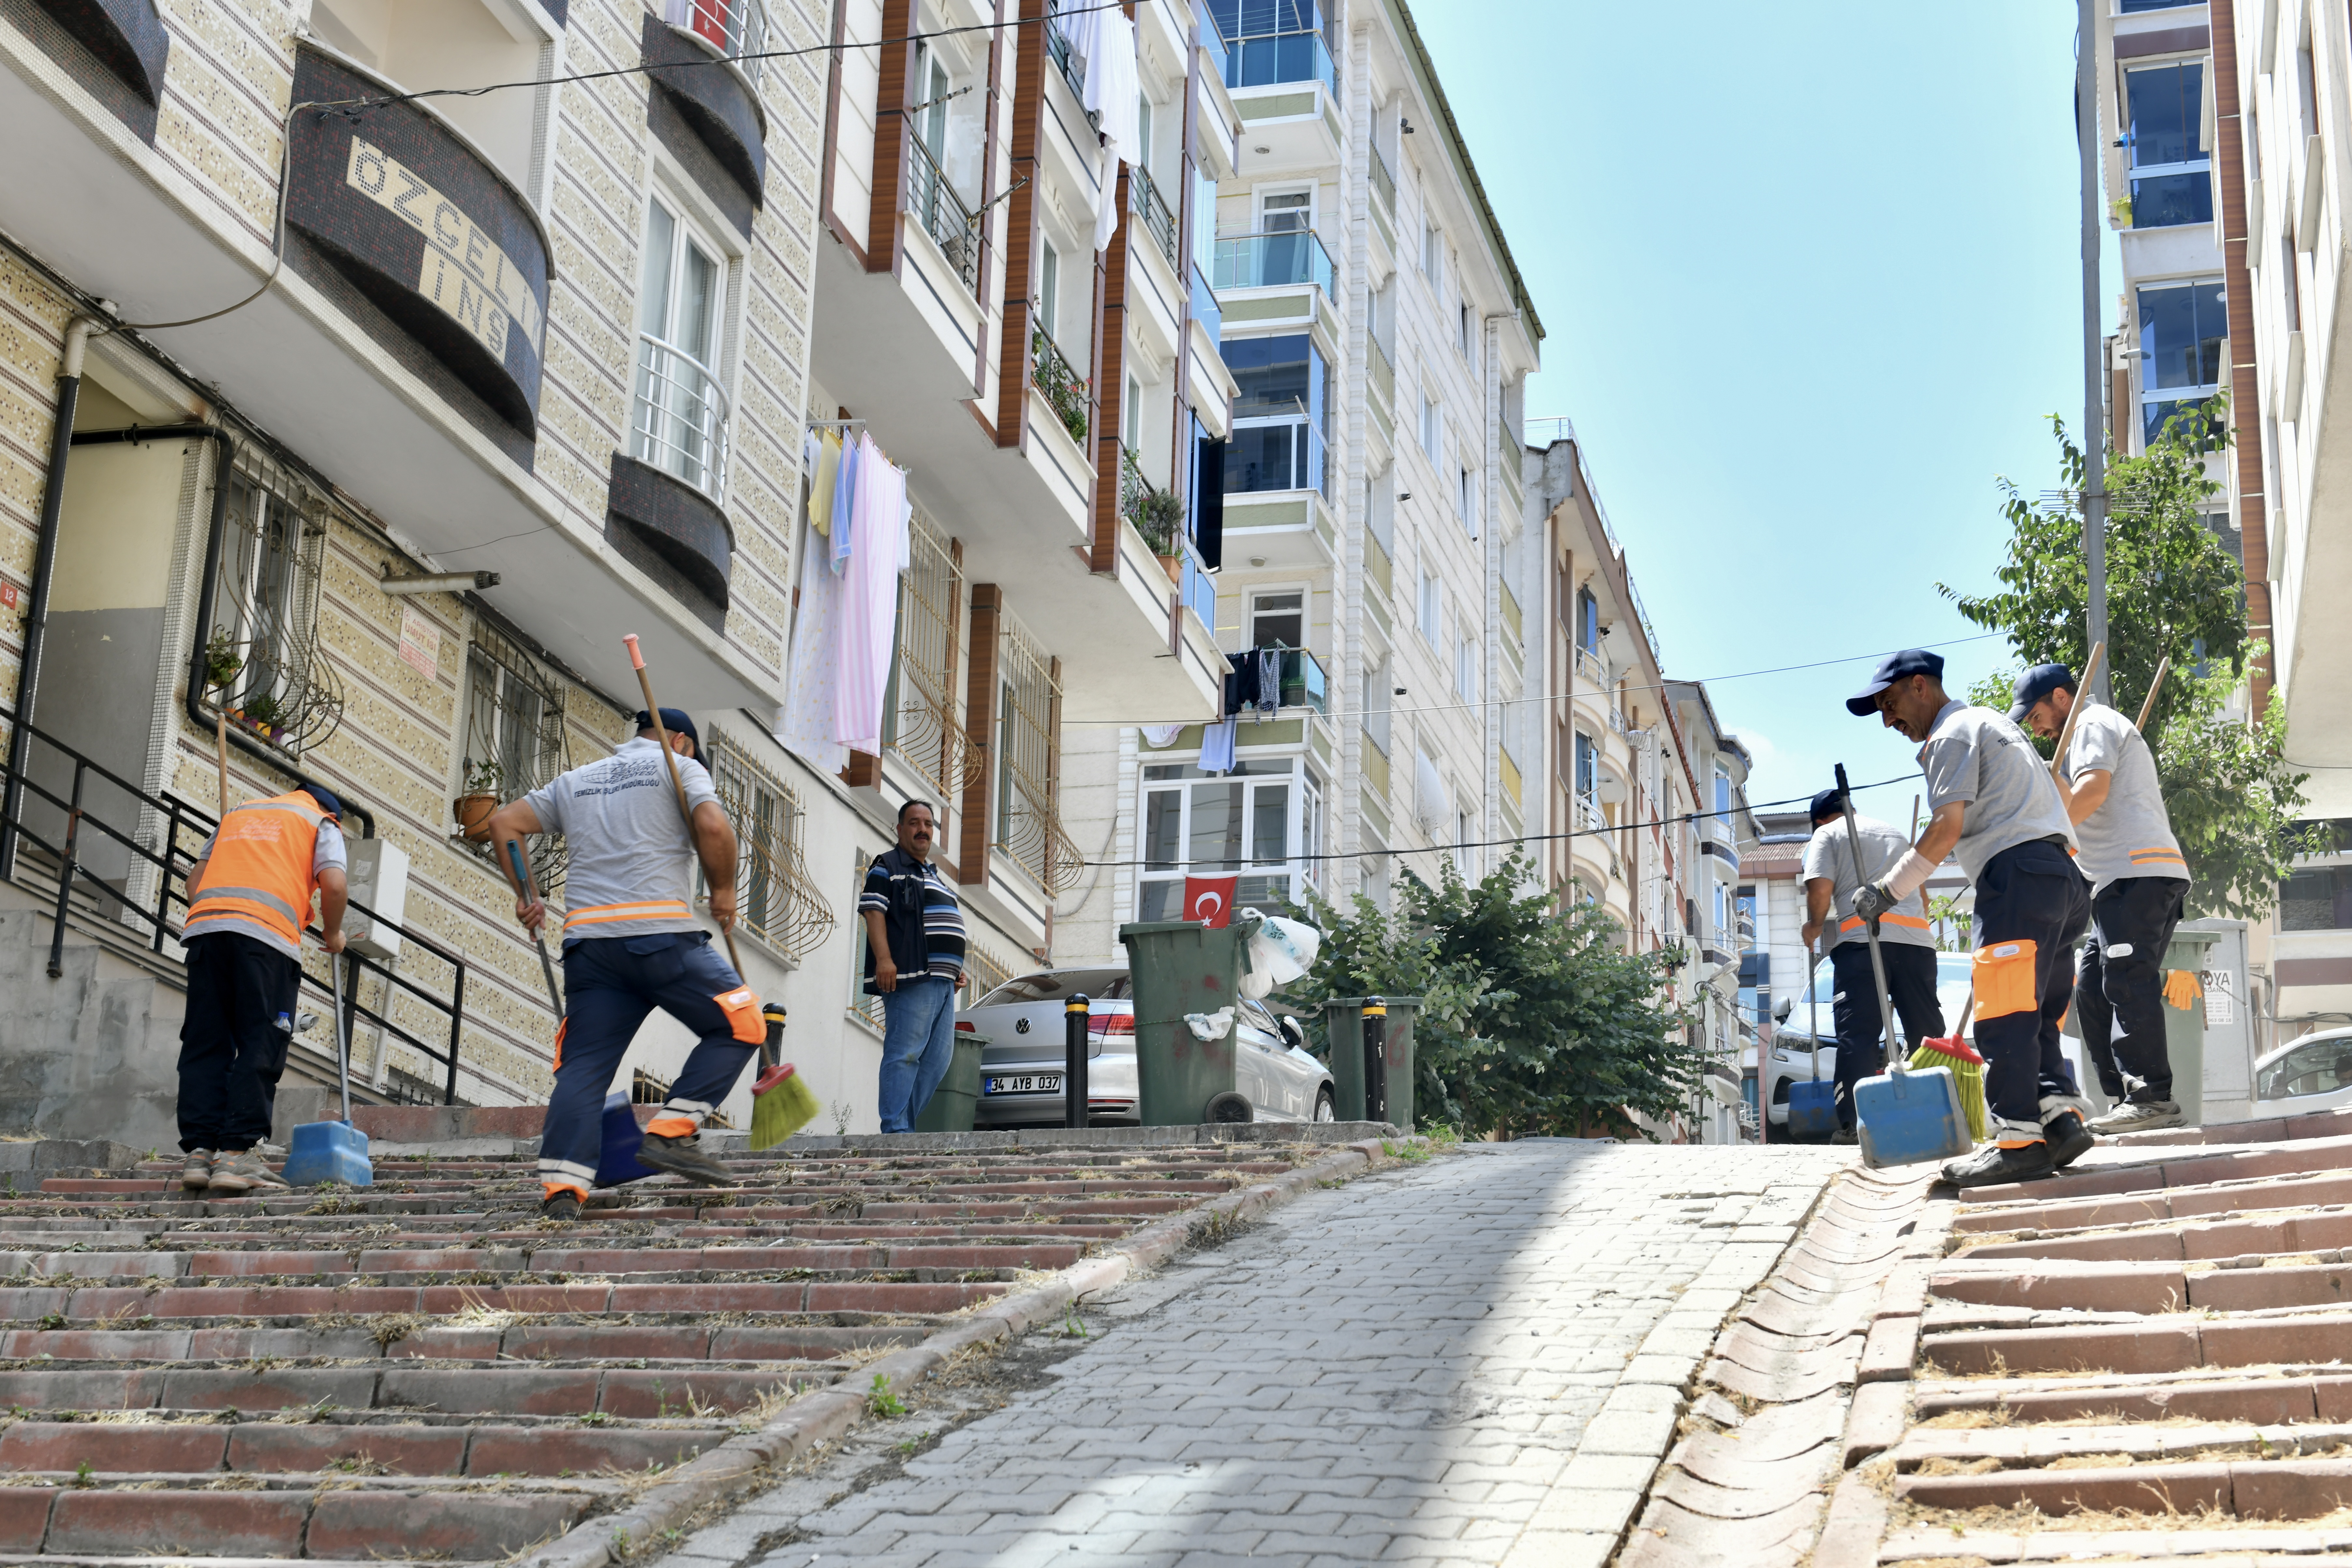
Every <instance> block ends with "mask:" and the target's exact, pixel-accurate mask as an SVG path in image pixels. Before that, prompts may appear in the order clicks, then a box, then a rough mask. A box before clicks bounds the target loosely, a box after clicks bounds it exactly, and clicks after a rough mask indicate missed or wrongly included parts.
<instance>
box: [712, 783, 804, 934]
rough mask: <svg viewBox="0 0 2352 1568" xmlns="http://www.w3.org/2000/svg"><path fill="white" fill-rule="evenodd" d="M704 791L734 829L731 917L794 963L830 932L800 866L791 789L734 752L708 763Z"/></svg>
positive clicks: (796, 805)
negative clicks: (715, 798)
mask: <svg viewBox="0 0 2352 1568" xmlns="http://www.w3.org/2000/svg"><path fill="white" fill-rule="evenodd" d="M710 782H711V787H713V788H714V789H716V790H717V791H718V792H719V805H721V806H723V807H724V808H725V809H726V812H727V816H728V820H729V821H730V822H732V823H733V824H734V825H735V841H736V844H737V845H738V846H739V847H740V858H739V859H738V861H737V863H736V868H735V917H736V919H738V920H740V921H742V922H743V924H744V925H745V926H747V927H748V928H750V930H751V931H753V932H754V933H756V934H757V935H758V936H759V937H760V939H761V941H763V942H767V943H768V944H769V945H770V946H772V947H773V948H775V949H777V950H778V951H779V952H784V953H786V954H789V955H790V956H792V957H793V958H799V957H801V956H803V954H805V953H808V952H813V951H814V949H815V948H816V946H817V944H818V943H819V942H823V941H824V939H825V938H826V936H828V935H830V934H831V933H832V931H833V921H834V915H833V910H832V908H831V906H829V905H828V904H826V902H825V901H824V899H822V898H821V897H819V896H818V894H817V890H816V888H815V886H814V883H812V882H811V881H810V879H809V874H808V866H807V864H806V862H805V861H803V859H802V858H801V830H802V824H803V812H802V810H801V802H800V797H799V796H798V795H795V794H793V789H792V786H791V785H790V784H785V783H784V782H783V780H782V779H780V778H778V777H777V776H776V775H775V774H774V773H770V772H769V771H768V770H767V769H766V768H764V767H761V765H760V764H759V763H757V762H755V761H753V760H752V759H751V757H748V756H746V755H745V754H744V753H743V752H741V751H740V749H738V748H737V747H734V746H731V745H721V746H718V747H716V748H714V749H713V751H712V752H711V756H710Z"/></svg>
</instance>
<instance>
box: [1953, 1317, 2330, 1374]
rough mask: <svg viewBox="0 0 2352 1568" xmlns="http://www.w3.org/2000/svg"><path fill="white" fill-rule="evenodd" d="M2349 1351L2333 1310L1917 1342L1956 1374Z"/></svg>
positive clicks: (2139, 1366)
mask: <svg viewBox="0 0 2352 1568" xmlns="http://www.w3.org/2000/svg"><path fill="white" fill-rule="evenodd" d="M2347 1352H2352V1314H2347V1313H2336V1312H2327V1313H2311V1314H2307V1315H2305V1316H2300V1317H2267V1318H2253V1319H2246V1320H2236V1321H2233V1320H2229V1319H2221V1320H2215V1319H2210V1318H2206V1317H2204V1316H2203V1315H2202V1314H2200V1313H2194V1312H2166V1313H2150V1314H2148V1315H2147V1316H2144V1317H2141V1318H2138V1319H2136V1320H2134V1321H2130V1322H2128V1323H2121V1324H2085V1325H2084V1326H2083V1327H2081V1328H2060V1329H1984V1330H1975V1331H1964V1332H1960V1333H1947V1334H1928V1335H1926V1336H1924V1337H1923V1338H1922V1339H1921V1341H1920V1344H1919V1353H1920V1355H1921V1356H1922V1357H1924V1358H1925V1359H1926V1360H1927V1361H1930V1362H1933V1363H1935V1364H1936V1365H1937V1366H1938V1367H1940V1368H1942V1369H1943V1370H1944V1371H1945V1372H1947V1373H2010V1372H2083V1371H2105V1372H2123V1373H2156V1372H2182V1371H2186V1370H2188V1369H2189V1368H2190V1367H2199V1366H2226V1367H2244V1366H2267V1365H2272V1364H2276V1363H2293V1362H2322V1361H2335V1360H2338V1359H2342V1358H2343V1357H2345V1356H2346V1354H2347Z"/></svg>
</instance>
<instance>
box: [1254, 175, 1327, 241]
mask: <svg viewBox="0 0 2352 1568" xmlns="http://www.w3.org/2000/svg"><path fill="white" fill-rule="evenodd" d="M1322 195H1323V193H1322V191H1321V189H1320V187H1318V185H1316V184H1314V183H1313V182H1311V181H1310V182H1307V183H1305V184H1302V183H1300V182H1299V181H1297V180H1276V181H1269V182H1268V183H1267V184H1263V185H1252V186H1251V187H1250V232H1251V233H1252V234H1290V233H1294V232H1296V233H1299V234H1313V233H1315V220H1316V218H1317V216H1318V215H1319V212H1320V209H1321V206H1322ZM1274 196H1305V197H1306V198H1307V205H1306V206H1305V207H1303V208H1290V209H1286V210H1288V211H1296V212H1298V213H1300V215H1301V216H1304V217H1305V218H1306V220H1307V221H1306V223H1305V224H1304V225H1303V226H1301V227H1299V228H1298V229H1297V230H1295V231H1294V230H1291V229H1269V228H1267V227H1266V226H1265V204H1266V201H1267V200H1268V198H1270V197H1274Z"/></svg>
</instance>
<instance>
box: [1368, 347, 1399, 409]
mask: <svg viewBox="0 0 2352 1568" xmlns="http://www.w3.org/2000/svg"><path fill="white" fill-rule="evenodd" d="M1364 344H1365V346H1366V347H1368V348H1370V350H1371V351H1372V352H1371V353H1370V354H1368V355H1366V356H1365V359H1364V374H1365V375H1366V377H1367V378H1369V379H1370V382H1371V384H1372V390H1373V391H1374V392H1375V393H1377V394H1379V395H1380V400H1381V406H1383V407H1386V408H1394V407H1395V406H1396V367H1395V366H1394V365H1392V364H1391V363H1389V356H1388V351H1387V350H1386V349H1383V348H1381V340H1380V339H1378V338H1376V337H1373V336H1372V335H1371V334H1370V332H1367V333H1365V334H1364Z"/></svg>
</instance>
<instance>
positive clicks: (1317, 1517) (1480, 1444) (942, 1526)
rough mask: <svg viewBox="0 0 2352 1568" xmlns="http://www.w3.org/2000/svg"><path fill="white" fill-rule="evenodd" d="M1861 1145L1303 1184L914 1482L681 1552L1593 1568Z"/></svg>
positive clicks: (945, 1445) (1532, 1152)
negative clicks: (1695, 1386)
mask: <svg viewBox="0 0 2352 1568" xmlns="http://www.w3.org/2000/svg"><path fill="white" fill-rule="evenodd" d="M1851 1159H1852V1157H1851V1154H1850V1152H1847V1151H1843V1150H1839V1151H1832V1150H1828V1149H1821V1148H1813V1149H1805V1148H1769V1149H1757V1148H1752V1147H1748V1148H1709V1147H1687V1146H1685V1147H1672V1148H1660V1147H1649V1146H1643V1145H1622V1144H1615V1143H1606V1142H1569V1141H1559V1142H1554V1141H1528V1142H1515V1143H1507V1144H1473V1145H1467V1146H1465V1147H1464V1148H1462V1149H1461V1150H1459V1151H1458V1152H1446V1153H1441V1154H1440V1155H1438V1156H1436V1157H1435V1158H1433V1160H1431V1161H1429V1162H1428V1163H1422V1164H1416V1165H1411V1166H1407V1167H1404V1168H1402V1169H1399V1170H1393V1171H1391V1172H1389V1173H1383V1174H1380V1175H1376V1176H1370V1177H1366V1178H1363V1179H1360V1180H1358V1181H1356V1182H1353V1183H1350V1184H1347V1185H1345V1186H1336V1187H1333V1188H1330V1189H1327V1190H1323V1191H1318V1192H1316V1193H1313V1194H1308V1195H1307V1196H1305V1197H1302V1198H1301V1199H1299V1200H1298V1201H1297V1202H1296V1203H1294V1204H1292V1205H1289V1206H1288V1207H1286V1208H1284V1209H1280V1210H1277V1211H1276V1212H1275V1213H1274V1214H1272V1215H1269V1216H1268V1218H1267V1219H1266V1220H1265V1222H1263V1223H1262V1224H1261V1225H1259V1226H1255V1227H1254V1228H1252V1229H1251V1230H1249V1231H1248V1232H1246V1233H1245V1234H1244V1235H1242V1236H1240V1237H1236V1238H1234V1239H1233V1240H1231V1241H1229V1242H1227V1243H1226V1244H1224V1245H1223V1246H1221V1247H1214V1248H1211V1249H1207V1250H1203V1251H1201V1252H1196V1253H1192V1254H1188V1255H1186V1256H1184V1257H1183V1258H1181V1259H1180V1260H1179V1261H1178V1262H1177V1263H1175V1264H1173V1265H1171V1266H1170V1267H1169V1268H1166V1269H1164V1270H1163V1271H1161V1272H1160V1274H1159V1275H1157V1276H1155V1277H1152V1278H1150V1279H1143V1280H1140V1281H1133V1282H1130V1283H1129V1284H1128V1285H1126V1286H1123V1287H1121V1288H1120V1289H1119V1291H1118V1293H1117V1294H1116V1296H1115V1298H1113V1299H1109V1300H1097V1301H1090V1302H1089V1303H1088V1304H1087V1309H1086V1310H1085V1311H1084V1313H1083V1315H1082V1316H1083V1322H1084V1326H1085V1327H1086V1329H1087V1331H1088V1335H1089V1337H1088V1338H1087V1340H1086V1341H1085V1342H1084V1343H1083V1348H1081V1349H1080V1350H1078V1351H1077V1352H1076V1353H1075V1354H1073V1355H1070V1356H1068V1357H1067V1358H1066V1359H1065V1360H1062V1361H1060V1362H1059V1363H1057V1364H1055V1366H1054V1368H1053V1369H1052V1372H1051V1373H1050V1374H1049V1375H1047V1376H1045V1378H1043V1379H1042V1380H1039V1381H1038V1383H1037V1385H1035V1386H1032V1387H1029V1388H1026V1389H1024V1390H1022V1391H1019V1392H1017V1393H1015V1394H1013V1395H1012V1396H1011V1397H1010V1398H1009V1400H1008V1401H1007V1402H1006V1403H1005V1404H1004V1405H1003V1407H1002V1408H999V1409H996V1410H993V1411H992V1412H989V1413H987V1414H983V1415H979V1416H977V1417H976V1418H974V1419H971V1420H970V1421H968V1422H966V1423H964V1424H963V1425H961V1426H956V1427H955V1428H954V1429H952V1430H950V1431H949V1432H948V1433H947V1434H946V1435H945V1436H943V1437H942V1438H940V1440H939V1441H938V1443H937V1446H936V1447H932V1448H930V1449H929V1451H927V1452H921V1453H919V1454H918V1455H917V1456H916V1457H913V1458H908V1459H906V1460H905V1462H904V1463H903V1464H902V1465H898V1466H895V1467H893V1468H895V1469H896V1471H897V1473H895V1474H891V1475H888V1476H887V1478H886V1479H878V1480H875V1481H873V1482H872V1483H871V1484H866V1485H864V1486H863V1487H862V1489H856V1490H853V1491H849V1492H847V1493H834V1494H831V1495H830V1497H829V1498H828V1495H827V1494H826V1493H825V1492H824V1490H823V1489H822V1488H821V1487H820V1488H812V1487H810V1486H808V1485H805V1484H803V1485H790V1486H785V1487H780V1488H778V1489H776V1490H774V1491H772V1492H771V1493H769V1494H767V1495H766V1496H764V1497H762V1498H758V1499H754V1500H751V1501H750V1502H749V1503H748V1504H747V1505H746V1506H744V1507H743V1508H741V1509H740V1510H737V1511H736V1512H735V1513H734V1514H733V1515H731V1516H730V1518H728V1519H727V1520H725V1521H721V1522H720V1523H719V1524H717V1525H714V1526H712V1527H710V1528H708V1529H705V1530H703V1531H699V1532H698V1533H697V1534H695V1535H693V1536H691V1537H689V1538H688V1539H687V1540H685V1541H683V1542H680V1543H679V1545H678V1546H677V1549H676V1550H675V1551H673V1552H671V1553H670V1554H669V1555H668V1557H667V1558H666V1559H665V1562H666V1563H670V1564H675V1565H676V1568H736V1565H738V1564H744V1565H747V1568H748V1565H750V1564H759V1565H761V1568H810V1565H812V1564H839V1563H855V1564H857V1565H858V1568H895V1565H904V1568H916V1565H918V1564H921V1565H927V1568H963V1565H966V1564H970V1565H972V1568H980V1565H983V1564H985V1565H989V1568H1015V1565H1021V1564H1045V1563H1055V1564H1066V1565H1069V1568H1076V1565H1078V1564H1082V1563H1118V1564H1122V1565H1125V1564H1138V1565H1143V1564H1152V1565H1157V1564H1181V1565H1183V1568H1195V1565H1205V1564H1210V1563H1226V1562H1233V1563H1241V1562H1244V1561H1246V1562H1249V1563H1298V1564H1326V1563H1371V1562H1381V1563H1423V1562H1427V1563H1441V1562H1442V1563H1509V1564H1511V1565H1512V1568H1522V1565H1525V1564H1531V1563H1543V1564H1548V1565H1549V1564H1559V1565H1562V1568H1574V1565H1577V1564H1585V1563H1592V1564H1597V1563H1601V1562H1602V1561H1604V1560H1605V1559H1606V1558H1607V1556H1608V1555H1609V1553H1610V1552H1611V1551H1612V1550H1613V1548H1614V1546H1615V1545H1616V1543H1617V1542H1618V1541H1619V1539H1620V1537H1621V1534H1622V1531H1623V1529H1624V1527H1625V1525H1626V1523H1627V1521H1629V1520H1630V1519H1631V1517H1632V1516H1633V1512H1634V1510H1635V1509H1636V1508H1637V1506H1638V1505H1639V1503H1640V1501H1641V1499H1642V1496H1643V1490H1644V1489H1645V1488H1647V1486H1648V1485H1649V1483H1650V1480H1651V1479H1652V1476H1653V1473H1654V1470H1655V1468H1656V1467H1657V1464H1658V1460H1659V1458H1660V1457H1661V1455H1663V1454H1664V1451H1665V1450H1666V1448H1667V1447H1668V1446H1669V1445H1670V1443H1672V1441H1673V1440H1674V1436H1675V1422H1676V1419H1677V1417H1678V1415H1679V1414H1680V1412H1681V1402H1682V1391H1683V1390H1684V1389H1685V1387H1686V1386H1688V1385H1689V1384H1691V1383H1692V1382H1693V1379H1694V1377H1695V1374H1696V1371H1697V1368H1698V1366H1699V1363H1700V1362H1701V1359H1702V1358H1703V1357H1705V1356H1706V1354H1707V1352H1708V1351H1709V1348H1710V1347H1711V1345H1712V1344H1713V1343H1714V1341H1715V1338H1716V1334H1717V1330H1718V1329H1719V1328H1720V1327H1721V1325H1722V1322H1723V1320H1724V1318H1725V1316H1726V1315H1727V1313H1728V1312H1729V1311H1730V1310H1731V1309H1732V1308H1733V1307H1734V1306H1735V1305H1737V1304H1738V1300H1739V1299H1740V1297H1741V1294H1742V1293H1743V1292H1745V1291H1747V1290H1748V1289H1750V1288H1751V1287H1753V1286H1755V1285H1756V1284H1757V1282H1758V1281H1759V1280H1760V1279H1762V1278H1763V1277H1764V1275H1765V1274H1766V1272H1767V1271H1768V1270H1769V1268H1771V1267H1772V1266H1773V1264H1774V1262H1775V1261H1776V1259H1778V1258H1780V1254H1781V1253H1782V1251H1783V1249H1784V1248H1785V1247H1787V1246H1788V1244H1789V1242H1790V1240H1791V1239H1792V1238H1793V1237H1794V1235H1795V1229H1796V1226H1798V1225H1799V1224H1800V1223H1801V1221H1802V1220H1803V1219H1804V1217H1805V1216H1806V1215H1807V1214H1808V1213H1809V1211H1810V1210H1811V1207H1812V1205H1813V1204H1814V1202H1815V1199H1816V1198H1817V1197H1818V1195H1819V1194H1820V1192H1821V1190H1822V1186H1823V1184H1825V1183H1826V1182H1827V1181H1828V1180H1829V1178H1830V1177H1831V1176H1832V1174H1833V1173H1835V1172H1837V1171H1839V1170H1841V1169H1843V1168H1844V1167H1845V1166H1847V1165H1848V1164H1850V1163H1851ZM908 1446H909V1447H913V1446H914V1445H913V1444H912V1443H911V1442H910V1443H909V1445H908Z"/></svg>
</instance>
